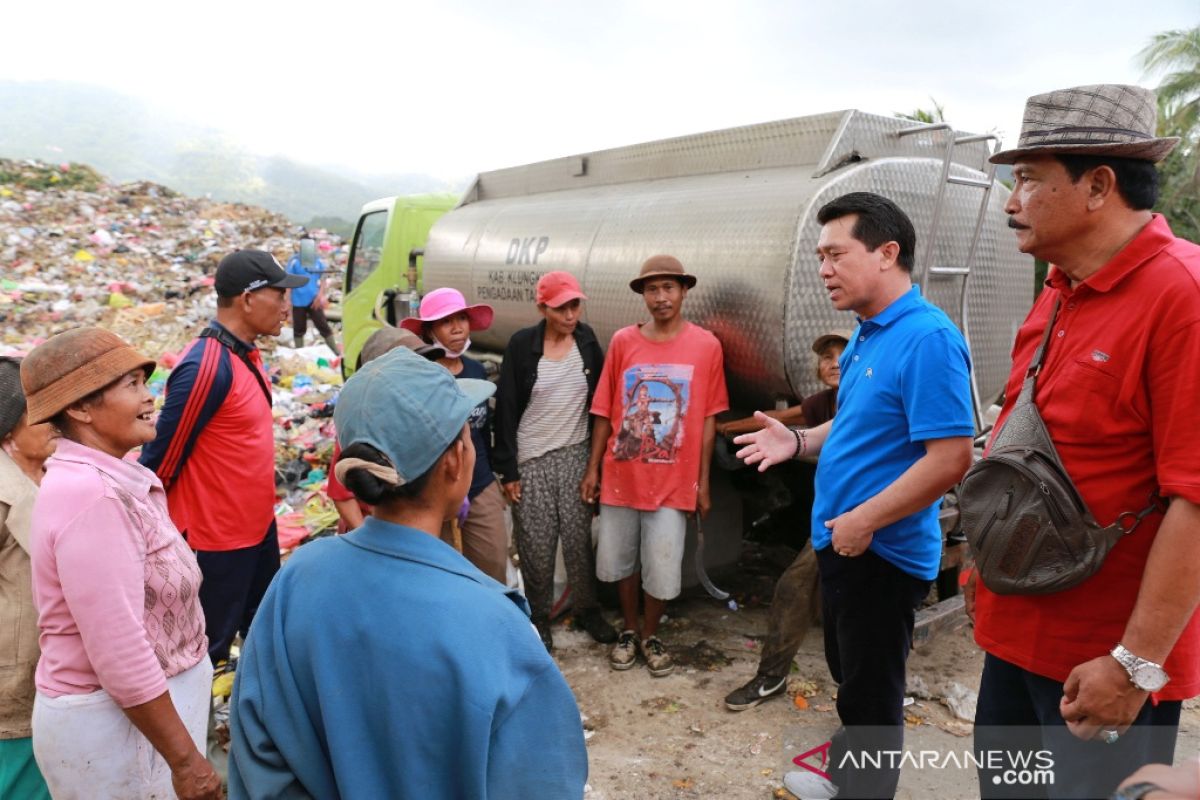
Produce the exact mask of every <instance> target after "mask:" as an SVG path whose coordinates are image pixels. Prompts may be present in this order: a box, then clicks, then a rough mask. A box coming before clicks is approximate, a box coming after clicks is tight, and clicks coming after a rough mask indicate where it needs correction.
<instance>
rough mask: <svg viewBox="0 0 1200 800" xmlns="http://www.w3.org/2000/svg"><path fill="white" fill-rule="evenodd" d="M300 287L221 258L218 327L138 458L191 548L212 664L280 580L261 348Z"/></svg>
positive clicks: (196, 348)
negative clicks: (260, 343) (159, 484)
mask: <svg viewBox="0 0 1200 800" xmlns="http://www.w3.org/2000/svg"><path fill="white" fill-rule="evenodd" d="M304 280H305V279H304V278H302V277H298V276H296V275H289V274H287V273H286V272H285V271H284V269H283V267H281V266H280V265H279V262H278V261H276V260H275V257H274V256H273V255H271V254H270V253H267V252H264V251H262V250H239V251H237V252H236V253H232V254H231V255H228V256H226V257H225V258H223V259H221V263H220V264H219V265H218V266H217V276H216V282H215V284H214V288H215V289H216V292H217V318H216V319H215V320H213V321H212V322H211V323H209V326H208V327H207V328H205V329H204V331H202V332H201V334H200V337H199V338H198V339H196V340H195V341H194V342H192V343H191V344H190V345H188V348H187V350H185V351H184V354H183V357H182V358H181V359H180V361H179V363H178V364H177V365H176V366H175V369H174V370H172V372H171V377H170V378H168V379H167V393H166V398H165V399H164V401H163V408H162V413H161V414H159V418H158V425H157V429H158V435H157V436H156V437H155V439H154V441H153V442H150V443H149V444H147V445H146V446H145V447H144V448H142V455H141V458H140V459H139V461H141V463H142V465H143V466H146V467H148V468H149V469H152V470H154V471H155V472H156V473H157V474H158V477H159V478H160V479H161V480H162V482H163V486H164V487H165V488H166V490H167V505H168V507H169V510H170V512H171V519H172V520H173V521H174V522H175V526H176V527H177V528H179V531H180V532H181V533H182V534H183V535H184V536H185V537H186V538H187V542H188V545H189V546H190V547H191V548H192V549H193V550H195V551H196V560H197V562H199V564H200V571H201V573H203V576H204V580H203V582H202V583H201V585H200V605H201V607H202V608H203V609H204V625H205V633H206V634H207V635H208V655H209V658H210V659H212V662H213V665H214V666H217V665H219V664H220V662H222V661H226V660H227V659H228V657H229V646H230V645H231V644H232V643H233V640H234V637H236V636H237V635H238V634H239V633H241V635H242V636H243V637H245V635H246V633H247V632H248V631H249V630H250V621H251V620H252V619H254V612H255V611H256V610H257V609H258V603H259V601H260V600H262V596H263V594H264V593H265V592H266V591H267V586H268V585H269V584H270V582H271V578H273V577H274V576H275V573H276V572H278V571H279V539H278V537H277V535H276V531H275V426H274V420H273V418H272V416H271V381H270V379H269V378H268V377H267V373H266V370H265V369H264V368H263V361H262V355H261V354H260V353H259V351H258V348H257V347H256V346H255V345H254V342H255V340H256V339H258V337H260V336H278V335H279V331H280V328H281V326H282V324H283V320H284V319H286V318H287V315H288V312H289V310H290V306H289V303H288V289H294V288H295V287H296V286H297V285H298V284H300V283H303V282H304Z"/></svg>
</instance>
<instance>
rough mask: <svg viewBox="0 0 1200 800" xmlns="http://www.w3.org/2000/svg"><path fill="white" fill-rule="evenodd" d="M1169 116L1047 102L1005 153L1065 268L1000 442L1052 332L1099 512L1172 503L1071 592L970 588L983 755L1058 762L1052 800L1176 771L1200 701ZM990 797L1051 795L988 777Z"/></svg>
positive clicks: (1028, 227) (1081, 483) (1035, 234)
mask: <svg viewBox="0 0 1200 800" xmlns="http://www.w3.org/2000/svg"><path fill="white" fill-rule="evenodd" d="M1156 108H1157V106H1156V104H1155V98H1154V93H1153V92H1150V91H1148V90H1146V89H1142V88H1139V87H1136V86H1113V85H1100V86H1080V87H1075V88H1072V89H1063V90H1059V91H1054V92H1050V93H1047V94H1043V95H1036V96H1034V97H1031V98H1030V99H1029V101H1028V103H1027V104H1026V107H1025V119H1024V124H1023V125H1022V129H1021V135H1020V140H1019V142H1018V147H1017V148H1016V149H1015V150H1008V151H1005V152H1002V153H998V154H996V155H995V156H993V157H992V160H993V161H995V162H997V163H1001V164H1012V165H1013V179H1014V187H1013V193H1012V196H1011V197H1010V198H1009V200H1008V202H1007V204H1006V206H1005V210H1006V211H1007V212H1008V214H1009V227H1010V228H1012V229H1014V230H1015V232H1016V237H1017V246H1018V247H1019V248H1020V250H1021V251H1022V252H1024V253H1029V254H1031V255H1034V256H1036V257H1038V258H1041V259H1045V260H1046V261H1049V262H1050V263H1051V264H1052V265H1053V266H1052V268H1051V270H1050V273H1049V276H1048V277H1047V279H1046V288H1045V289H1044V290H1043V291H1042V293H1041V296H1040V297H1039V298H1038V300H1037V302H1036V303H1034V306H1033V309H1032V310H1031V311H1030V313H1029V316H1028V317H1027V318H1026V320H1025V323H1024V325H1022V326H1021V328H1020V330H1019V331H1018V333H1017V339H1016V343H1015V345H1014V347H1013V367H1012V374H1011V375H1010V376H1009V380H1008V386H1007V392H1006V395H1005V396H1006V397H1007V398H1008V399H1007V402H1006V403H1005V406H1004V409H1003V410H1002V412H1001V415H1000V418H999V419H998V421H997V424H996V430H1000V429H1001V428H1002V427H1003V426H1004V424H1005V421H1006V419H1007V417H1008V414H1009V413H1010V412H1011V411H1012V407H1013V404H1014V403H1015V402H1016V399H1017V396H1018V393H1019V389H1020V386H1021V383H1022V380H1023V378H1024V377H1025V373H1026V370H1027V369H1028V367H1029V364H1030V362H1031V359H1032V357H1033V354H1034V350H1035V348H1036V347H1037V345H1038V343H1039V341H1040V340H1041V338H1042V335H1043V332H1044V331H1045V330H1046V327H1047V325H1052V326H1053V327H1052V329H1051V335H1050V338H1049V340H1048V341H1049V344H1048V349H1047V351H1046V353H1047V355H1046V360H1045V362H1044V364H1043V366H1042V368H1041V371H1040V373H1039V375H1038V381H1037V393H1036V397H1035V398H1034V400H1035V402H1036V404H1037V407H1038V410H1039V412H1040V413H1041V415H1042V418H1043V419H1044V420H1045V423H1046V427H1047V429H1048V430H1049V433H1050V437H1051V439H1052V440H1053V442H1054V446H1055V448H1056V450H1057V452H1058V454H1059V456H1060V458H1061V460H1062V463H1063V465H1064V467H1065V468H1066V471H1067V473H1068V474H1069V475H1070V478H1071V480H1072V481H1073V482H1074V483H1075V486H1076V487H1077V488H1078V490H1079V492H1080V494H1081V496H1082V497H1083V500H1084V501H1085V503H1086V504H1087V506H1088V508H1089V509H1090V510H1091V512H1092V514H1093V515H1094V516H1095V518H1096V520H1097V521H1098V522H1099V523H1100V524H1101V525H1108V524H1110V523H1112V522H1113V521H1114V520H1117V519H1118V518H1119V517H1123V516H1124V514H1125V512H1138V511H1141V510H1142V509H1144V508H1146V507H1147V506H1148V501H1149V498H1150V497H1151V496H1152V495H1154V494H1157V495H1160V496H1161V497H1162V498H1165V501H1164V504H1163V505H1164V506H1165V509H1166V510H1165V512H1163V511H1161V510H1159V511H1156V512H1154V513H1151V514H1149V515H1148V516H1146V517H1145V519H1143V520H1142V522H1141V524H1140V525H1139V526H1137V528H1136V530H1133V531H1132V532H1131V533H1129V534H1127V535H1125V536H1124V537H1122V538H1121V540H1120V541H1118V542H1117V544H1116V546H1115V547H1114V548H1113V550H1112V551H1111V552H1110V553H1109V554H1108V557H1107V558H1106V560H1105V561H1104V565H1103V566H1102V567H1101V569H1100V570H1099V571H1098V572H1097V573H1096V574H1095V575H1093V576H1091V577H1090V578H1088V579H1087V580H1085V581H1084V582H1083V583H1081V584H1079V585H1077V586H1075V587H1073V588H1071V589H1067V590H1064V591H1060V592H1054V593H1050V594H1040V595H1016V594H1007V595H998V594H994V593H993V592H991V591H989V590H988V589H987V587H986V586H985V585H983V583H982V582H980V583H979V584H978V587H977V588H976V585H975V584H974V583H972V584H971V585H970V586H968V592H967V599H968V610H969V611H970V610H971V607H972V600H973V601H974V616H975V625H976V627H975V638H976V641H977V642H978V643H979V645H980V646H981V647H983V649H984V650H986V651H987V658H986V661H985V662H984V668H983V678H982V681H981V685H980V690H979V706H978V711H977V714H976V717H975V726H976V727H975V744H976V749H977V750H980V751H997V750H999V751H1010V752H1011V751H1014V750H1018V749H1019V750H1026V751H1035V752H1037V751H1048V752H1049V753H1050V754H1051V758H1052V760H1053V766H1052V771H1053V777H1054V784H1053V787H1046V791H1047V793H1048V794H1049V796H1053V797H1058V796H1067V795H1066V794H1063V793H1064V792H1066V793H1068V794H1069V796H1071V797H1107V796H1108V795H1109V794H1110V793H1111V792H1112V791H1113V790H1114V789H1115V788H1116V786H1117V784H1118V783H1119V782H1120V780H1121V779H1122V778H1124V777H1125V776H1126V775H1128V774H1129V773H1131V772H1133V771H1134V770H1135V769H1137V768H1138V767H1139V766H1141V765H1142V764H1145V763H1148V762H1151V761H1161V762H1167V763H1169V762H1170V761H1171V760H1172V756H1173V753H1174V747H1175V738H1176V733H1177V732H1178V725H1179V714H1180V707H1181V701H1182V700H1184V699H1187V698H1190V697H1195V696H1196V695H1198V694H1200V617H1198V616H1197V614H1196V613H1195V612H1196V607H1197V603H1198V602H1200V536H1197V535H1196V532H1197V530H1198V529H1200V461H1198V460H1197V458H1196V453H1197V452H1198V451H1200V426H1198V425H1196V420H1195V416H1196V413H1195V412H1196V397H1197V396H1200V247H1197V246H1196V245H1194V244H1192V243H1190V242H1187V241H1184V240H1182V239H1178V238H1176V237H1175V236H1174V235H1173V234H1172V233H1171V229H1170V227H1169V226H1168V225H1167V221H1166V220H1165V219H1164V218H1163V217H1162V216H1161V215H1158V214H1154V213H1151V211H1150V209H1151V207H1152V206H1153V205H1154V201H1155V198H1156V195H1157V189H1158V183H1157V172H1156V171H1155V167H1154V163H1155V162H1156V161H1159V160H1161V159H1162V158H1164V157H1165V156H1166V155H1167V153H1169V152H1170V150H1171V148H1173V147H1174V146H1175V144H1176V143H1177V142H1178V139H1164V138H1155V135H1154V133H1155V118H1156ZM1056 302H1057V309H1058V311H1057V315H1056V316H1055V318H1054V319H1053V320H1051V319H1050V315H1051V313H1052V309H1053V308H1054V307H1055V304H1056ZM1167 503H1169V505H1167ZM1126 519H1128V518H1126ZM1124 527H1125V528H1126V529H1128V528H1129V527H1130V525H1129V524H1126V525H1125V526H1124ZM985 766H986V762H985ZM1005 768H1007V765H1005ZM1009 772H1010V773H1011V772H1012V770H1011V769H1010V770H1009ZM979 788H980V793H981V795H982V796H983V797H985V798H990V797H1030V796H1035V795H1036V793H1037V791H1038V788H1037V787H1030V786H1010V785H1007V779H1006V776H1005V774H1004V772H1003V770H988V769H980V770H979ZM1138 796H1141V795H1138Z"/></svg>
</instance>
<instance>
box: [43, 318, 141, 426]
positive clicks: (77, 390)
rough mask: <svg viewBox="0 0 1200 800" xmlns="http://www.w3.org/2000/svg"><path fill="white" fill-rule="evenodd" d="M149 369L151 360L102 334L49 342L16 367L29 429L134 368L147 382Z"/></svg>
mask: <svg viewBox="0 0 1200 800" xmlns="http://www.w3.org/2000/svg"><path fill="white" fill-rule="evenodd" d="M154 366H155V364H154V360H153V359H149V358H146V357H145V356H144V355H142V354H141V353H139V352H138V351H137V350H134V349H133V347H131V346H130V345H129V343H128V342H126V341H125V340H124V339H122V338H121V337H120V336H117V335H116V334H115V333H112V332H111V331H106V330H104V328H76V329H74V330H70V331H65V332H63V333H60V334H58V335H56V336H51V337H50V338H49V339H47V340H46V341H44V342H42V343H41V344H40V345H38V346H37V347H35V348H33V351H32V352H31V353H30V354H29V355H27V356H26V357H25V360H23V361H22V362H21V385H22V386H23V387H24V389H25V401H26V402H27V403H28V405H29V409H28V411H27V413H28V415H29V424H30V425H36V424H38V423H39V422H46V421H47V420H49V419H50V418H51V417H53V416H54V415H55V414H57V413H58V412H60V411H62V410H63V409H64V408H66V407H67V406H69V405H71V404H72V403H74V402H75V401H77V400H82V399H83V398H85V397H87V396H88V395H89V394H91V393H92V392H94V391H96V390H97V389H103V388H104V387H105V386H108V385H109V384H110V383H112V382H113V381H115V380H116V379H117V378H120V377H121V376H122V375H124V374H125V373H127V372H130V371H132V370H135V369H137V368H139V367H141V369H142V370H143V371H145V373H146V377H150V373H152V372H154Z"/></svg>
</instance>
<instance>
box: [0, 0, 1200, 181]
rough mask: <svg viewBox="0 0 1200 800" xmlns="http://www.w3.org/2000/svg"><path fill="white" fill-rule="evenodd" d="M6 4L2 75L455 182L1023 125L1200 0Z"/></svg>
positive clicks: (1193, 14)
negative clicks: (906, 120)
mask: <svg viewBox="0 0 1200 800" xmlns="http://www.w3.org/2000/svg"><path fill="white" fill-rule="evenodd" d="M3 17H4V27H5V28H6V29H7V31H8V33H7V35H6V36H5V48H4V49H5V53H4V57H3V59H0V80H64V81H74V82H85V83H92V84H96V85H100V86H104V87H106V88H110V89H116V90H119V91H122V92H126V93H128V94H131V95H135V96H137V97H139V98H142V99H144V100H147V101H149V102H151V103H153V104H154V105H155V106H156V107H161V108H162V109H164V111H167V112H170V113H173V114H177V115H179V116H182V117H184V118H185V119H190V120H193V121H198V122H201V123H203V124H205V125H208V126H211V127H214V128H217V129H220V130H222V131H224V132H226V133H227V134H228V135H229V136H230V137H231V138H232V139H233V140H234V141H236V142H238V143H239V144H241V145H243V146H245V147H246V148H247V149H249V150H251V151H252V152H256V153H260V154H263V155H276V154H278V155H285V156H289V157H291V158H294V159H297V160H300V161H304V162H308V163H314V164H323V165H344V166H347V167H350V168H352V169H355V170H360V171H363V172H375V173H395V172H415V173H426V174H429V175H433V176H435V177H440V178H446V179H458V178H461V177H463V176H469V175H472V174H474V173H476V172H480V171H483V170H487V169H494V168H499V167H504V166H512V165H516V164H523V163H528V162H531V161H540V160H543V159H548V158H556V157H559V156H564V155H570V154H573V153H582V152H588V151H592V150H598V149H603V148H607V147H617V146H621V145H625V144H633V143H635V142H643V141H650V140H653V139H660V138H665V137H669V136H677V135H683V134H689V133H698V132H701V131H709V130H717V129H720V128H726V127H732V126H736V125H746V124H753V123H757V122H767V121H771V120H777V119H785V118H789V117H797V116H804V115H805V114H814V113H821V112H826V111H833V110H839V109H845V108H857V109H860V110H863V111H868V112H873V113H880V114H891V113H892V112H895V111H911V110H912V109H915V108H918V107H922V108H929V107H931V106H932V102H931V98H932V99H933V100H936V101H937V102H938V103H940V104H941V105H942V106H943V107H944V108H945V111H946V117H947V119H948V120H949V121H950V122H951V123H953V124H954V126H955V127H956V128H958V129H960V130H966V131H972V132H980V131H991V130H998V131H999V132H1000V133H1001V134H1002V135H1003V136H1004V138H1005V139H1006V141H1008V142H1013V141H1015V139H1016V135H1017V132H1018V131H1019V128H1020V122H1021V109H1022V106H1023V105H1024V102H1025V98H1026V97H1027V96H1028V95H1030V94H1036V93H1040V92H1044V91H1048V90H1050V89H1055V88H1062V87H1066V86H1074V85H1079V84H1087V83H1109V82H1119V83H1140V84H1143V85H1147V86H1153V85H1154V83H1155V80H1154V78H1153V77H1151V78H1146V77H1145V76H1143V75H1142V73H1141V71H1140V70H1139V69H1138V67H1137V66H1136V64H1135V55H1136V53H1137V52H1138V51H1139V50H1140V49H1141V48H1142V47H1143V46H1144V45H1145V44H1146V43H1147V42H1148V41H1149V39H1150V37H1151V36H1152V35H1153V34H1154V33H1157V32H1160V31H1163V30H1168V29H1174V28H1191V27H1194V26H1196V25H1198V24H1200V0H1151V2H1142V3H1134V2H1128V0H1123V1H1122V2H1113V1H1112V0H1088V1H1087V2H1084V1H1083V0H1063V1H1061V2H1059V1H1058V0H1040V2H1030V1H1029V0H1010V2H1005V3H983V2H975V3H972V2H965V1H964V0H929V1H928V2H919V1H918V2H910V3H898V2H886V1H884V0H840V2H820V3H817V2H812V0H791V2H782V1H780V2H775V1H773V0H740V1H739V2H731V0H725V2H709V1H708V0H642V2H637V1H636V0H608V1H607V2H600V1H599V0H592V2H587V3H583V2H570V1H569V0H559V1H558V2H552V1H551V0H543V1H541V2H538V1H528V0H506V1H505V2H488V1H487V0H437V2H436V3H435V2H425V3H414V2H408V1H407V0H397V1H396V2H391V3H385V2H369V3H368V2H360V1H359V0H341V2H323V3H315V2H307V1H306V0H297V1H295V2H289V3H280V2H275V0H237V1H236V2H235V1H232V0H205V2H203V3H199V2H188V3H164V2H162V0H155V2H152V3H151V2H122V1H121V0H117V1H116V2H110V3H95V2H94V1H92V2H86V3H84V2H78V0H60V1H59V2H55V3H32V2H29V0H12V2H9V3H6V8H5V11H4V15H3ZM0 113H3V110H2V109H0Z"/></svg>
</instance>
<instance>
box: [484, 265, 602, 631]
mask: <svg viewBox="0 0 1200 800" xmlns="http://www.w3.org/2000/svg"><path fill="white" fill-rule="evenodd" d="M536 297H537V308H538V311H539V312H540V313H541V315H542V317H543V319H542V321H541V322H539V323H538V324H537V325H534V326H532V327H529V328H523V329H521V330H519V331H517V332H516V333H515V334H513V336H512V338H511V339H510V340H509V342H508V347H507V348H506V350H505V352H504V363H503V365H502V366H501V368H500V385H499V388H498V389H497V391H496V417H495V432H496V443H495V449H494V451H493V466H494V467H495V469H496V471H497V472H498V473H500V475H501V481H502V484H503V487H504V494H505V496H506V497H507V498H508V501H509V502H510V503H512V504H513V509H514V511H515V513H516V516H517V520H518V522H519V523H520V526H519V528H518V530H517V552H518V553H519V554H520V557H521V574H522V577H523V578H524V580H525V594H526V596H527V597H528V599H529V606H530V608H531V610H532V612H533V623H534V625H535V626H536V627H537V629H538V633H539V634H540V635H541V637H542V642H543V643H544V644H545V645H546V649H547V650H552V649H553V647H554V642H553V640H552V638H551V635H550V611H551V604H552V602H553V599H554V598H553V591H554V562H555V550H556V548H557V545H558V543H559V541H560V540H561V542H562V550H563V561H564V563H565V564H566V568H567V579H568V581H569V582H570V586H571V593H572V602H573V605H574V608H575V618H576V622H577V624H578V625H579V627H582V628H583V629H584V630H586V631H587V632H588V633H589V634H591V636H592V638H594V639H595V640H596V641H598V642H605V643H608V642H613V641H616V638H617V637H616V631H614V630H613V628H612V626H611V625H610V624H608V623H607V622H606V621H605V620H604V618H603V616H602V615H601V613H600V607H599V605H598V604H597V601H596V570H595V564H594V558H593V553H592V509H591V507H590V506H588V505H587V504H585V503H584V502H583V500H582V499H581V498H580V495H579V482H580V481H581V480H582V479H583V473H584V471H585V470H586V469H587V461H588V453H589V450H590V447H591V445H590V439H591V415H590V414H589V413H588V409H589V408H590V407H591V403H592V394H593V393H594V392H595V390H596V382H597V381H598V380H599V379H600V368H601V367H602V366H603V364H604V355H603V352H602V351H601V349H600V343H599V342H598V341H597V340H596V334H595V333H594V332H593V331H592V329H591V328H590V327H589V326H588V325H586V324H584V323H583V322H581V321H580V316H581V315H582V312H583V301H584V300H586V299H587V297H585V296H584V294H583V292H582V291H581V290H580V288H579V282H578V281H577V280H575V276H573V275H571V274H570V273H569V272H561V271H556V272H548V273H546V274H545V275H543V276H542V277H541V279H540V280H539V281H538V284H537V295H536Z"/></svg>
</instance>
